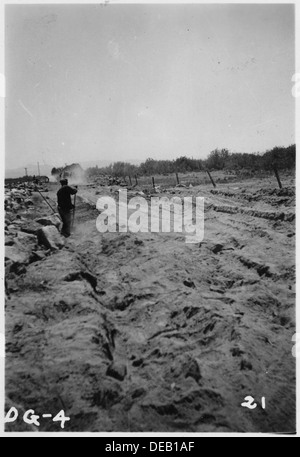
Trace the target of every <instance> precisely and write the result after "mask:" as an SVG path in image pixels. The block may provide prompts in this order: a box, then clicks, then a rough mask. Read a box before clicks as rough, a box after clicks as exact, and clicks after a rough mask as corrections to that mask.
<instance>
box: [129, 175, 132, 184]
mask: <svg viewBox="0 0 300 457" xmlns="http://www.w3.org/2000/svg"><path fill="white" fill-rule="evenodd" d="M128 178H129V182H130V185H131V186H132V182H131V176H128Z"/></svg>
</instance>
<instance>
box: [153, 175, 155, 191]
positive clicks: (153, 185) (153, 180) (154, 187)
mask: <svg viewBox="0 0 300 457" xmlns="http://www.w3.org/2000/svg"><path fill="white" fill-rule="evenodd" d="M152 186H153V189H154V188H155V183H154V176H152Z"/></svg>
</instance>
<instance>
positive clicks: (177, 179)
mask: <svg viewBox="0 0 300 457" xmlns="http://www.w3.org/2000/svg"><path fill="white" fill-rule="evenodd" d="M175 175H176V181H177V184H179V178H178V173H175Z"/></svg>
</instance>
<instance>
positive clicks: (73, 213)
mask: <svg viewBox="0 0 300 457" xmlns="http://www.w3.org/2000/svg"><path fill="white" fill-rule="evenodd" d="M75 209H76V194H75V195H74V208H73V219H72V227H73V225H74V219H75Z"/></svg>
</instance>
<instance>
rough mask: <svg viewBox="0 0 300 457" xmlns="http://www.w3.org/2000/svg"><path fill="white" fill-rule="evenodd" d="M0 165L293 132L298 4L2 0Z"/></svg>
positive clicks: (199, 148)
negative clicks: (2, 151) (14, 0)
mask: <svg viewBox="0 0 300 457" xmlns="http://www.w3.org/2000/svg"><path fill="white" fill-rule="evenodd" d="M5 12H6V14H5V30H6V36H5V55H6V100H5V101H6V111H5V134H6V157H5V167H6V169H14V168H16V167H26V166H27V165H28V164H30V163H31V164H34V163H37V162H39V163H40V165H41V166H42V165H43V164H47V165H48V164H49V165H53V166H61V165H62V164H64V163H73V162H75V163H76V162H79V163H80V162H86V161H109V162H114V161H120V160H122V161H133V160H136V161H144V160H145V159H146V158H147V157H152V158H154V159H169V160H172V159H175V158H177V157H179V156H187V157H194V158H200V159H205V158H206V157H207V156H208V154H209V152H210V151H212V150H213V149H216V148H227V149H229V151H230V152H248V153H252V152H261V153H263V152H265V151H266V150H267V149H272V148H273V147H275V146H289V145H290V144H294V143H295V99H294V98H293V96H292V85H293V83H292V81H291V78H292V75H293V74H294V73H295V28H294V5H289V4H264V5H260V4H218V5H210V4H187V5H185V4H171V5H170V4H169V5H167V4H157V5H155V4H152V5H151V4H143V5H141V4H113V5H110V4H108V5H95V4H94V5H93V4H90V5H82V4H81V5H80V4H73V5H67V4H65V5H57V4H56V5H55V4H53V5H6V7H5Z"/></svg>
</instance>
